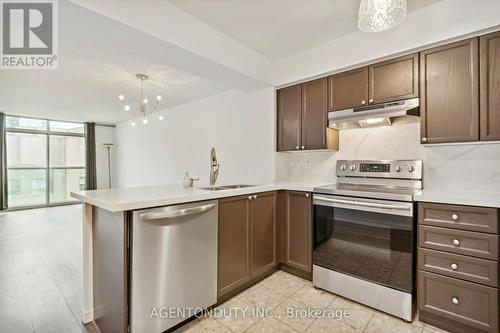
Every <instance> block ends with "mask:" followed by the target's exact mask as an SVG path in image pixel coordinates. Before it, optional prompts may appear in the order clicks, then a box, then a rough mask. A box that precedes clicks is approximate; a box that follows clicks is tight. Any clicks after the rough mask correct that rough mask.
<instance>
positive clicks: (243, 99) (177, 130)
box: [116, 88, 275, 187]
mask: <svg viewBox="0 0 500 333" xmlns="http://www.w3.org/2000/svg"><path fill="white" fill-rule="evenodd" d="M162 114H163V115H164V117H165V118H164V120H163V121H159V120H157V119H155V118H151V119H150V121H149V124H147V125H143V124H142V123H140V122H139V123H138V124H137V126H136V127H131V126H130V123H129V122H124V123H120V124H118V126H117V128H116V136H117V140H118V143H119V144H118V146H117V165H118V168H117V169H118V171H119V174H118V186H119V187H130V186H148V185H160V184H180V183H182V179H183V175H184V172H186V171H189V172H190V174H191V176H192V177H196V178H200V184H208V182H209V169H210V168H209V166H210V164H209V163H210V148H211V147H215V148H216V150H217V157H218V160H219V163H220V164H221V167H220V174H219V180H218V183H232V182H257V183H262V182H269V181H272V180H273V179H274V173H275V161H274V158H275V153H274V149H275V148H274V144H273V142H274V124H275V120H274V90H273V89H271V88H269V89H265V90H261V91H258V92H254V93H243V92H238V91H229V92H225V93H222V94H219V95H214V96H211V97H208V98H204V99H200V100H197V101H194V102H191V103H188V104H184V105H181V106H178V107H174V108H171V109H167V110H164V111H162Z"/></svg>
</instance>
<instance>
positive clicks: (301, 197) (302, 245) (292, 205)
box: [282, 191, 312, 277]
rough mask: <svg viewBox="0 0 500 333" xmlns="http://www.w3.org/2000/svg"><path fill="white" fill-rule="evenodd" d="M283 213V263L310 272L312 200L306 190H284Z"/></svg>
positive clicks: (306, 275) (307, 274)
mask: <svg viewBox="0 0 500 333" xmlns="http://www.w3.org/2000/svg"><path fill="white" fill-rule="evenodd" d="M283 206H284V207H283V208H284V214H283V231H282V232H283V246H284V258H283V263H284V264H285V265H287V266H290V267H293V268H295V269H297V270H299V271H300V272H302V273H304V274H303V276H304V277H309V276H310V275H311V274H312V236H311V233H312V222H311V219H312V208H311V207H312V202H311V195H310V194H309V193H306V192H294V191H286V192H285V193H284V205H283Z"/></svg>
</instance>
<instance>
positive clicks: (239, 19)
mask: <svg viewBox="0 0 500 333" xmlns="http://www.w3.org/2000/svg"><path fill="white" fill-rule="evenodd" d="M166 1H170V2H171V3H173V4H174V5H176V6H178V7H179V8H181V9H183V10H184V11H186V12H188V13H189V14H191V15H193V16H195V17H197V18H198V19H200V20H201V21H203V22H205V23H207V24H209V25H211V26H213V27H214V28H216V29H217V30H219V31H221V32H223V33H225V34H227V35H229V36H231V37H232V38H234V39H236V40H237V41H239V42H241V43H242V44H244V45H246V46H248V47H249V48H251V49H254V50H255V51H257V52H259V53H260V54H262V55H264V56H265V57H267V58H268V59H270V60H277V59H279V58H283V57H286V56H288V55H291V54H294V53H297V52H300V51H302V50H305V49H308V48H311V47H314V46H317V45H321V44H324V43H326V42H328V41H331V40H333V39H337V38H339V37H342V36H345V35H347V34H350V33H352V32H355V31H357V29H358V28H357V16H358V9H359V3H360V0H166ZM439 1H442V0H408V11H409V12H411V11H414V10H416V9H419V8H422V7H425V6H428V5H430V4H432V3H436V2H439Z"/></svg>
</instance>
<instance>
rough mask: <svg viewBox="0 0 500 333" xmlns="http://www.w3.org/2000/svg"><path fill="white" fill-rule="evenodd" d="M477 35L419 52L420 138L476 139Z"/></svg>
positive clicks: (444, 140)
mask: <svg viewBox="0 0 500 333" xmlns="http://www.w3.org/2000/svg"><path fill="white" fill-rule="evenodd" d="M478 53H479V52H478V38H472V39H467V40H464V41H460V42H456V43H452V44H448V45H444V46H441V47H437V48H433V49H430V50H426V51H423V52H421V53H420V85H421V91H420V113H421V118H420V121H421V126H420V130H421V136H422V142H424V143H425V142H427V143H440V142H463V141H476V140H478V139H479V96H478V95H479V85H478V79H479V65H478Z"/></svg>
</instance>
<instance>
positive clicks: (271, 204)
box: [250, 192, 277, 278]
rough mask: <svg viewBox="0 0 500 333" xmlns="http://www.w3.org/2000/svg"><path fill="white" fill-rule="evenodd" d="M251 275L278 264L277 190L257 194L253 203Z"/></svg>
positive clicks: (253, 275) (258, 273) (263, 271)
mask: <svg viewBox="0 0 500 333" xmlns="http://www.w3.org/2000/svg"><path fill="white" fill-rule="evenodd" d="M251 211H252V212H251V216H252V223H251V237H250V239H251V243H252V245H251V249H252V251H251V252H252V255H251V263H252V264H251V270H250V271H251V277H252V278H254V277H256V276H259V275H261V274H262V273H265V272H266V271H268V270H269V269H272V268H273V267H274V266H276V265H277V253H276V251H277V249H276V192H267V193H258V194H255V197H254V199H253V200H252V205H251Z"/></svg>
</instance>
